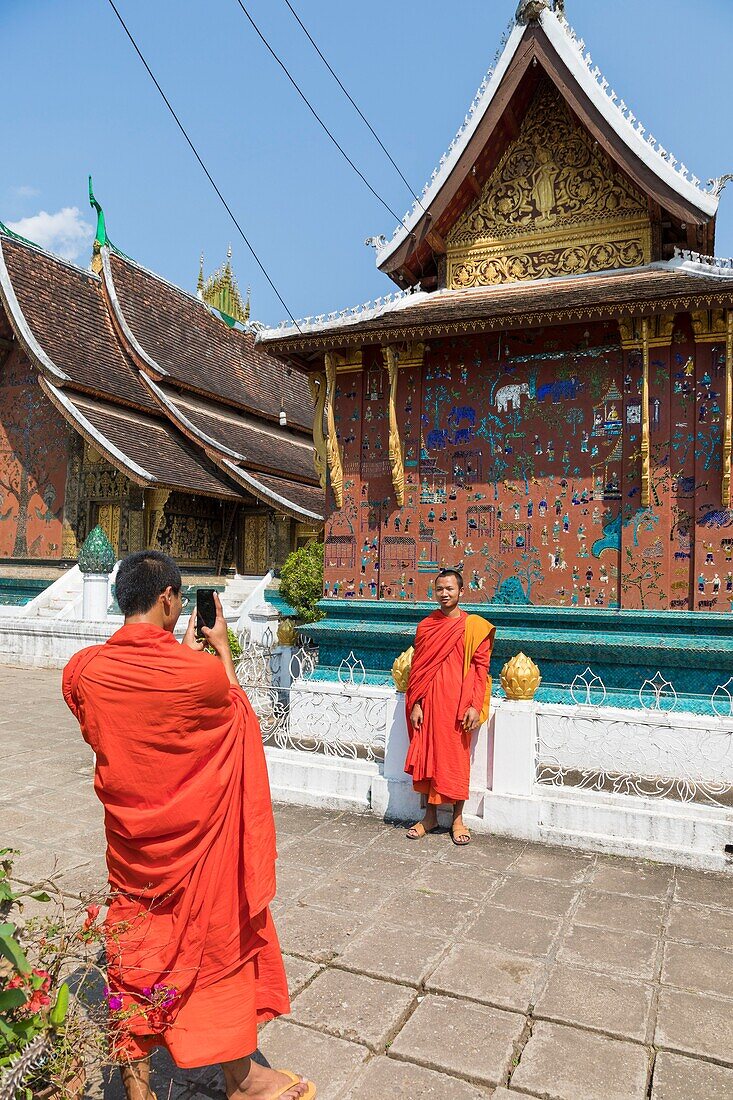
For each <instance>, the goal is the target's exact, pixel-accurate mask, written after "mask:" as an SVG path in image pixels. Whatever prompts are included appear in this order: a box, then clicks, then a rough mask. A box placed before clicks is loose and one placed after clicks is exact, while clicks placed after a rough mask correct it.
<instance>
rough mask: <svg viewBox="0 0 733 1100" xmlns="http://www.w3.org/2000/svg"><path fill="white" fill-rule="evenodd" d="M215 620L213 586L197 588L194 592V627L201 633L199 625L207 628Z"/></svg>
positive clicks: (209, 627)
mask: <svg viewBox="0 0 733 1100" xmlns="http://www.w3.org/2000/svg"><path fill="white" fill-rule="evenodd" d="M215 622H216V604H215V603H214V590H213V588H199V590H198V591H197V593H196V629H197V632H198V633H199V634H200V633H201V627H202V626H206V627H208V629H209V630H211V628H212V627H213V625H214V623H215Z"/></svg>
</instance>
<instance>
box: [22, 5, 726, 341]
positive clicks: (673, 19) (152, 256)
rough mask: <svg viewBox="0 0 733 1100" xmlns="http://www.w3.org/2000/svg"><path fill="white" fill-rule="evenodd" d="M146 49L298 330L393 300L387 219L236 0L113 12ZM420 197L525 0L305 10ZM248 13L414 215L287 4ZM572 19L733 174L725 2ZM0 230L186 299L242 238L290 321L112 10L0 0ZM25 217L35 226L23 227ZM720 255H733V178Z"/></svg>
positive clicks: (632, 98) (273, 315) (678, 147)
mask: <svg viewBox="0 0 733 1100" xmlns="http://www.w3.org/2000/svg"><path fill="white" fill-rule="evenodd" d="M117 2H118V6H119V7H120V10H121V11H122V14H123V16H124V18H125V19H126V21H127V23H128V25H129V27H130V29H131V30H132V32H133V34H134V35H135V37H136V38H137V41H138V44H139V45H140V47H141V49H142V50H143V53H145V54H146V56H147V58H148V61H149V63H150V64H151V66H152V68H153V70H154V71H155V73H156V75H157V77H158V79H159V80H160V82H161V84H162V85H163V87H164V89H165V90H166V92H167V94H168V95H169V98H170V99H171V100H172V102H173V104H174V106H175V107H176V109H177V110H178V112H179V114H180V115H181V117H182V118H183V120H184V122H185V124H186V126H187V127H188V129H189V131H190V133H191V135H192V137H193V139H194V141H195V142H196V144H197V145H198V147H199V150H200V152H201V153H202V155H203V157H204V159H205V160H206V161H207V163H208V165H209V167H210V170H211V171H212V173H213V175H214V177H215V179H216V180H217V182H218V184H219V186H220V187H221V189H222V191H223V192H224V194H225V196H226V197H227V199H228V201H229V203H230V205H231V206H232V207H233V209H234V211H235V213H236V215H237V217H238V218H239V219H240V221H241V223H242V224H243V227H244V229H245V232H247V233H248V234H249V236H250V238H251V239H252V241H253V243H254V244H255V247H256V248H257V250H258V251H259V253H260V256H261V258H262V259H263V261H264V263H265V265H266V267H267V268H268V270H269V272H270V274H271V276H272V277H273V279H274V281H275V283H276V284H277V286H278V288H279V289H280V292H281V293H282V295H283V297H284V299H285V301H286V302H287V303H288V306H289V308H290V309H291V311H292V312H293V313H294V314H295V316H296V317H300V316H303V315H305V314H316V313H320V312H323V311H327V310H331V309H337V308H342V307H345V306H348V305H352V304H355V303H360V302H364V301H366V300H368V299H370V298H373V297H376V296H377V295H379V294H383V293H385V291H388V290H390V289H392V284H391V283H389V281H388V280H387V279H386V278H385V277H384V276H383V275H381V274H380V273H379V272H378V271H377V270H376V268H375V266H374V253H373V251H372V250H371V249H370V248H367V247H365V245H364V244H363V241H364V238H365V237H367V236H370V235H372V234H378V233H385V234H386V235H387V236H389V235H391V233H392V230H393V228H394V221H393V219H392V218H391V216H390V215H389V214H388V213H387V211H386V210H384V208H383V207H381V206H380V204H379V203H378V202H377V200H376V199H375V198H373V196H372V195H370V194H369V192H368V191H367V190H366V188H365V187H364V185H363V184H362V182H361V181H360V180H359V179H358V177H357V176H356V175H355V174H354V173H353V172H352V170H351V169H350V168H349V167H348V166H347V165H346V164H345V163H344V162H343V161H342V159H341V157H340V155H339V154H338V153H337V151H336V150H335V149H334V148H333V147H332V146H331V145H330V143H329V142H328V140H327V138H326V137H325V135H324V134H323V133H322V131H321V130H320V129H319V128H318V126H317V124H316V122H315V121H314V120H313V119H312V117H311V116H310V115H309V114H308V113H307V110H306V108H305V107H304V105H303V104H302V103H301V102H300V100H299V99H298V98H297V96H296V93H295V92H294V91H293V89H292V88H291V87H290V86H289V85H288V84H287V82H286V80H285V77H284V76H283V74H282V73H281V71H280V70H279V69H278V68H277V66H276V65H275V63H274V61H273V60H272V58H271V57H269V55H268V54H267V53H266V52H265V50H264V47H263V46H262V44H261V43H260V42H259V40H258V39H257V38H256V36H255V34H254V32H253V31H252V29H251V27H250V26H249V25H248V23H247V22H246V20H245V18H244V16H243V14H242V12H241V11H240V9H239V7H238V5H237V3H236V0H153V2H152V3H151V2H150V0H117ZM292 2H293V5H294V6H295V7H296V9H297V10H298V12H299V14H300V16H301V18H302V19H303V21H304V22H305V23H306V25H307V26H308V28H309V29H310V31H311V33H312V34H313V36H314V38H315V39H316V41H317V42H318V43H319V45H320V47H321V49H322V50H323V52H324V53H325V54H326V56H327V57H328V58H329V60H330V62H331V64H332V65H333V67H334V68H335V69H336V71H337V72H338V73H339V75H340V76H341V78H342V80H343V81H344V83H345V84H346V86H347V87H348V88H349V90H350V92H351V94H352V95H353V96H354V98H355V99H356V101H357V102H358V103H359V105H360V106H361V108H362V110H363V111H364V112H365V114H366V115H367V117H368V118H369V119H370V121H371V122H372V125H373V126H374V127H375V129H376V130H377V132H378V133H379V135H380V137H381V138H382V140H383V141H384V143H385V144H386V145H387V147H388V148H389V149H390V151H391V152H392V154H393V156H394V157H395V159H396V161H397V162H398V164H399V165H400V167H401V169H402V171H403V172H404V174H405V176H406V177H407V178H408V179H409V180H410V181H411V183H412V186H413V187H414V188H415V189H416V190H417V191H418V194H419V192H420V189H421V188H422V186H423V183H424V182H425V181H426V180H427V179H428V178H429V176H430V173H431V171H432V169H433V168H434V167H435V165H436V164H437V162H438V160H439V158H440V155H441V153H443V152H444V150H445V149H446V148H447V146H448V144H449V142H450V140H451V138H452V136H453V134H454V133H455V131H456V129H457V127H458V125H459V123H460V122H461V120H462V119H463V116H464V114H465V112H466V109H467V107H468V104H469V103H470V101H471V99H472V97H473V95H474V92H475V90H476V87H477V86H478V84H479V82H480V81H481V79H482V77H483V75H484V73H485V71H486V69H487V68H488V66H489V65H490V63H491V61H492V59H493V56H494V53H495V50H496V47H497V45H498V42H499V39H500V37H501V34H502V33H503V31H504V29H505V27H506V24H507V22H508V20H509V19H510V18H511V16H512V15H513V13H514V10H515V7H516V0H451V2H450V3H446V2H445V0H397V2H396V3H395V0H370V2H369V3H368V4H365V3H356V2H353V0H352V2H348V0H347V2H344V0H292ZM248 7H249V8H250V11H251V12H252V14H253V16H254V17H255V19H257V21H258V22H259V23H260V25H261V27H262V29H263V31H264V32H265V33H266V35H267V36H268V38H269V39H270V41H271V42H272V44H273V45H274V46H275V48H276V49H277V50H278V51H279V52H280V53H281V54H282V56H283V57H284V58H285V60H286V61H287V64H288V65H289V67H290V69H291V71H292V72H293V74H294V75H295V76H296V77H297V79H298V80H299V81H300V82H301V83H302V86H303V87H304V89H305V90H306V91H307V94H308V95H309V97H310V98H311V99H312V101H313V102H314V103H315V104H316V105H317V107H318V109H319V111H320V112H321V114H322V116H323V117H324V119H325V120H326V122H327V123H328V125H329V126H330V127H331V128H332V129H333V130H334V132H335V133H336V135H337V137H338V138H339V140H340V141H341V143H342V144H343V145H344V147H345V148H346V150H347V152H348V153H349V155H350V156H351V157H352V159H353V160H354V161H355V162H356V163H357V164H358V165H359V167H360V168H361V170H362V171H363V172H364V174H365V175H366V176H367V178H368V179H369V180H370V182H371V183H372V184H373V186H374V187H375V189H376V190H377V191H378V192H379V193H380V194H381V195H382V196H383V197H384V199H385V200H386V201H387V202H388V204H389V205H390V206H391V207H392V208H393V209H394V210H395V211H396V212H397V213H398V214H399V215H402V214H403V213H404V211H406V210H407V209H408V206H409V204H410V201H411V198H410V195H409V193H408V192H407V190H406V189H405V187H404V184H403V183H402V182H401V180H400V178H399V176H398V175H397V174H396V173H395V171H394V169H393V168H392V166H391V165H390V164H389V162H388V161H387V160H386V158H385V157H384V155H383V154H382V152H381V150H380V149H379V147H378V146H377V145H376V143H375V142H374V140H373V138H372V137H371V135H370V134H369V132H368V131H367V130H366V128H365V127H364V126H363V124H362V123H361V121H360V120H359V118H358V117H357V116H356V114H355V113H354V112H353V109H352V108H351V106H350V105H349V104H348V102H347V101H346V100H345V99H344V97H343V96H342V94H341V92H340V91H339V89H338V88H337V86H336V85H335V83H334V82H333V80H332V78H331V77H330V76H329V74H328V73H327V71H326V70H325V69H324V68H323V67H322V65H321V62H320V61H319V60H318V58H317V56H316V55H315V53H314V52H313V50H312V47H311V46H310V44H309V43H308V41H307V40H306V39H305V37H304V36H303V34H302V32H301V30H300V28H299V27H298V26H297V24H296V23H295V21H294V19H293V17H292V15H291V14H290V12H289V11H288V10H287V8H286V6H285V4H284V3H283V2H282V0H250V2H249V3H248ZM566 8H567V15H568V19H569V21H570V22H571V24H572V25H573V26H574V27H575V29H576V31H577V32H578V33H579V34H580V35H582V36H583V37H584V38H585V40H586V42H587V44H588V45H589V47H590V49H591V51H592V53H593V57H594V61H595V62H596V63H597V64H598V65H599V66H600V68H601V70H602V71H603V73H604V75H605V76H606V78H607V79H608V80H609V81H610V83H611V85H612V86H613V87H614V88H615V89H616V91H617V92H618V93H619V95H620V96H622V97H623V98H624V99H625V100H626V102H627V103H629V104H630V105H631V107H632V109H633V110H634V112H635V114H636V115H637V117H638V118H640V119H641V121H642V122H643V124H644V125H645V126H646V127H647V128H648V129H649V130H651V131H652V132H653V133H654V134H656V136H657V137H658V138H659V140H660V141H662V142H663V144H664V145H665V146H666V148H668V149H670V150H671V151H672V152H673V153H674V154H675V155H676V156H677V157H678V158H679V159H680V160H682V161H684V162H685V163H686V164H687V165H688V167H689V168H690V169H691V170H692V171H694V172H695V173H696V174H697V175H698V176H699V177H700V178H701V179H703V180H707V179H708V177H710V176H718V175H721V174H722V173H724V172H727V171H733V110H731V102H732V101H733V96H732V95H731V92H730V83H729V81H730V76H729V71H730V58H731V56H733V3H732V2H731V0H695V2H694V3H692V2H691V0H644V2H643V3H640V2H639V0H607V2H601V0H567V4H566ZM0 35H1V36H2V41H3V100H4V111H3V138H4V156H3V158H2V170H0V220H2V221H5V222H18V221H22V225H23V227H24V228H25V231H26V235H28V236H30V237H32V238H34V239H37V240H39V241H43V243H51V244H52V245H53V247H54V248H55V250H57V251H62V252H64V253H65V254H66V255H68V256H69V257H72V258H76V259H78V261H79V262H82V263H86V262H87V260H88V254H89V245H90V241H91V235H92V227H93V222H94V219H93V218H92V215H91V211H90V210H89V208H88V205H87V201H86V177H87V174H88V173H89V172H91V173H92V174H93V176H94V184H95V190H96V192H97V196H98V198H99V199H100V201H101V202H102V204H103V206H104V208H105V213H106V216H107V228H108V232H109V235H110V237H111V239H112V240H113V241H114V242H115V243H116V244H117V245H118V246H119V247H120V248H122V249H123V251H125V252H127V253H128V254H129V255H131V256H133V257H134V258H135V259H137V260H139V261H140V262H141V263H143V264H145V265H146V266H148V267H151V268H152V269H154V270H155V271H158V272H160V273H161V274H162V275H164V276H166V277H167V278H169V279H171V280H172V281H173V282H175V283H178V284H179V285H180V286H183V287H186V288H187V289H194V288H195V284H196V277H197V273H198V257H199V253H200V252H201V251H202V250H203V252H204V253H205V258H206V269H207V270H210V269H211V268H212V267H214V266H216V265H217V264H218V263H219V262H220V261H221V260H222V259H223V258H224V256H225V254H226V248H227V245H228V243H229V242H230V241H231V243H232V247H233V251H234V260H233V262H234V267H235V271H236V272H237V275H238V278H239V282H240V284H241V285H242V287H243V288H244V287H246V285H247V284H248V283H251V285H252V305H253V316H255V317H257V318H258V319H261V320H263V321H265V322H268V323H275V322H277V321H279V320H280V319H281V318H282V317H283V315H284V314H283V309H282V307H281V306H280V304H279V302H278V301H277V299H276V298H275V296H274V295H273V293H272V291H271V290H270V289H269V287H268V286H267V284H266V282H265V280H264V277H263V276H262V275H261V274H260V272H259V271H258V270H257V269H256V267H255V264H254V261H253V260H252V259H251V257H250V255H249V254H248V252H247V250H246V248H245V245H244V243H243V242H242V241H241V239H239V237H238V235H237V233H236V230H235V229H234V227H233V226H232V225H231V223H230V221H229V219H228V216H227V214H226V213H225V211H224V210H223V209H222V208H221V206H220V205H219V201H218V199H217V198H216V195H215V194H214V193H213V191H212V190H211V187H210V185H209V183H208V182H207V180H206V179H205V177H204V176H203V174H202V172H201V169H200V168H199V166H198V164H197V163H196V161H195V160H194V158H193V155H192V154H191V152H190V150H189V149H188V148H187V146H186V145H185V143H184V141H183V138H182V137H181V135H180V133H179V132H178V130H177V129H176V127H175V125H174V123H173V121H172V119H171V118H170V117H169V115H168V114H167V111H166V108H165V106H164V105H163V103H162V102H161V101H160V99H159V98H158V94H157V92H156V91H155V89H154V88H153V86H152V84H151V83H150V80H149V78H148V76H147V74H146V73H145V71H144V70H143V68H142V66H141V64H140V62H139V61H138V59H137V57H136V56H135V55H134V54H133V52H132V47H131V46H130V44H129V42H128V41H127V39H126V38H125V37H124V35H123V32H122V30H121V28H120V26H119V24H118V23H117V22H116V20H115V18H114V15H113V13H112V11H111V9H110V8H109V5H108V4H107V2H106V0H2V2H1V3H0ZM25 219H34V220H32V221H30V222H28V221H25ZM717 252H718V253H719V254H720V255H726V256H730V255H733V184H731V185H729V188H728V191H727V192H726V193H725V194H724V195H723V199H722V201H721V211H720V214H719V218H718V234H717Z"/></svg>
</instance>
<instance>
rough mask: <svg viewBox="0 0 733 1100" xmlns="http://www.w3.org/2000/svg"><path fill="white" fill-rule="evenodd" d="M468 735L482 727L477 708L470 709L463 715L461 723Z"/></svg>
mask: <svg viewBox="0 0 733 1100" xmlns="http://www.w3.org/2000/svg"><path fill="white" fill-rule="evenodd" d="M461 725H462V726H463V728H464V730H465V731H466V733H471V732H472V731H473V730H477V729H478V728H479V726H480V725H481V715H480V714H479V712H478V711H477V710H476V708H475V707H469V708H468V710H467V711H466V713H465V714H464V715H463V722H462V723H461Z"/></svg>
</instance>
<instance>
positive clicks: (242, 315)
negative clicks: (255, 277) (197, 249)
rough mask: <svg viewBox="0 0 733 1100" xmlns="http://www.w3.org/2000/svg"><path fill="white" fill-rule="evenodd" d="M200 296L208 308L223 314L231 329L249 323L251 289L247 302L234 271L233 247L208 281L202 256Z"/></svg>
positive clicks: (198, 287)
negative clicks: (235, 325)
mask: <svg viewBox="0 0 733 1100" xmlns="http://www.w3.org/2000/svg"><path fill="white" fill-rule="evenodd" d="M197 289H198V294H199V297H200V298H202V299H203V301H204V302H206V304H207V305H208V306H211V308H212V309H215V310H216V311H217V313H219V314H221V317H222V319H223V320H224V321H225V322H226V324H228V325H229V326H230V327H231V326H232V325H233V324H234V323H235V322H236V321H238V322H239V323H240V324H242V325H246V324H247V323H248V322H249V315H250V302H249V288H247V298H246V301H243V300H242V295H241V293H240V291H239V287H238V286H237V279H236V276H235V275H234V272H233V271H232V246H231V244H230V245H229V247H228V248H227V258H226V260H225V261H224V263H223V264H222V265H221V267H218V268H217V269H216V271H214V272H213V273H212V274H211V275H209V277H208V279H204V257H203V253H202V254H201V265H200V269H199V279H198V286H197Z"/></svg>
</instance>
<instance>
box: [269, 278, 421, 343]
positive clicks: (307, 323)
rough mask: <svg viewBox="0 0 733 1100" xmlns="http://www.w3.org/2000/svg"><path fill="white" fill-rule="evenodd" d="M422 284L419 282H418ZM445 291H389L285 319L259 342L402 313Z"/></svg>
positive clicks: (330, 329) (334, 329)
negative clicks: (335, 309) (311, 314)
mask: <svg viewBox="0 0 733 1100" xmlns="http://www.w3.org/2000/svg"><path fill="white" fill-rule="evenodd" d="M419 285H420V284H419V283H418V286H419ZM440 293H442V291H433V292H432V293H428V291H426V290H398V291H395V292H394V293H393V294H385V295H383V296H382V297H381V298H375V299H374V301H373V302H365V303H364V304H363V305H361V306H352V307H351V308H350V309H342V310H341V312H340V313H329V314H328V316H327V317H326V315H325V314H319V316H318V317H316V318H313V317H305V318H301V320H299V321H296V323H295V324H294V325H293V324H290V323H289V322H288V321H281V322H280V324H279V325H278V326H277V328H263V329H261V330H260V331H259V332H258V333H257V343H258V344H260V343H267V341H268V340H281V339H283V338H284V337H286V336H292V335H293V334H294V333H296V332H297V333H298V334H299V335H303V336H307V335H308V333H311V332H334V331H336V330H337V329H339V328H343V327H344V326H348V325H356V324H359V322H360V321H371V320H375V319H376V318H377V317H383V316H384V315H385V314H386V313H399V312H400V310H402V309H407V308H409V307H410V306H414V305H416V304H417V303H418V302H425V301H427V299H428V298H431V299H432V298H434V297H435V295H436V294H440Z"/></svg>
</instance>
